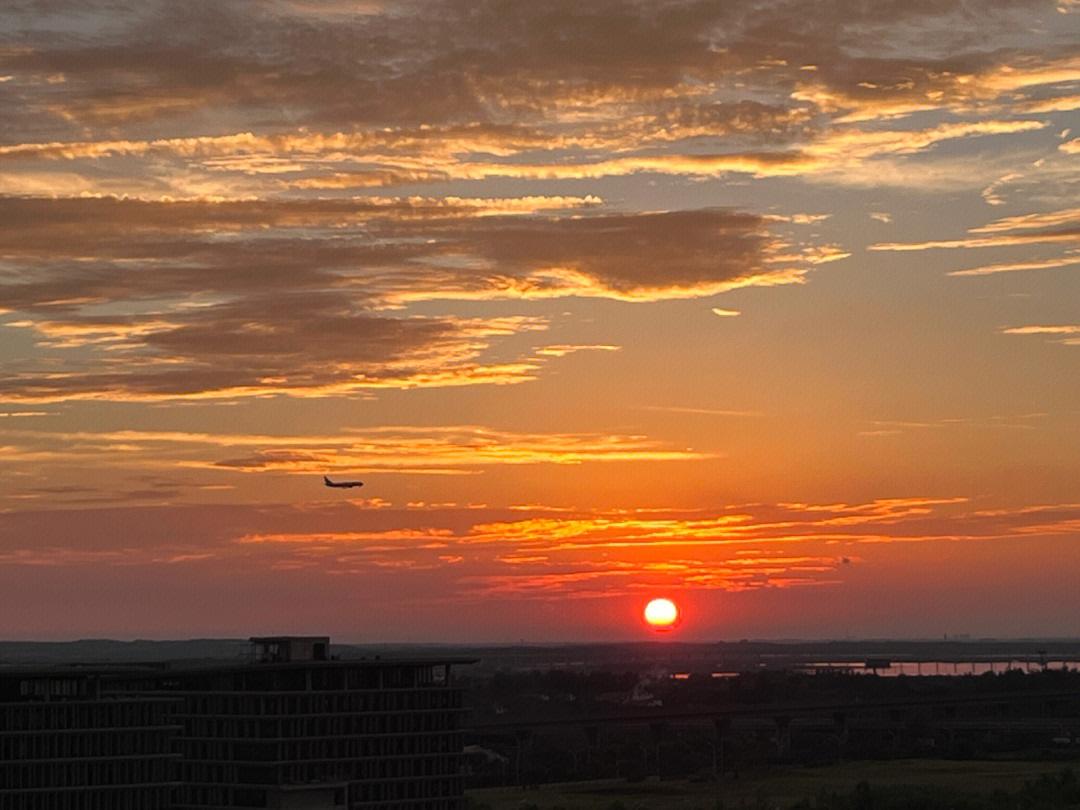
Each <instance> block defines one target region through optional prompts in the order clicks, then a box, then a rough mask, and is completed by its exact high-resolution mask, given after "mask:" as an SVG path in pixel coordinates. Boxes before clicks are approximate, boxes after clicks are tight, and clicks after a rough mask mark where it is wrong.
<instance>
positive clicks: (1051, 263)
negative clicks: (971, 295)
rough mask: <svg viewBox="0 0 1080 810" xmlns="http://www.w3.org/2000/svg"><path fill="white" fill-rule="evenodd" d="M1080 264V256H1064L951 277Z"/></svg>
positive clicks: (974, 269) (986, 267) (994, 266)
mask: <svg viewBox="0 0 1080 810" xmlns="http://www.w3.org/2000/svg"><path fill="white" fill-rule="evenodd" d="M1074 264H1080V256H1062V257H1059V258H1056V259H1034V260H1031V261H1023V262H1003V263H1001V264H987V265H983V266H982V267H970V268H968V269H967V270H953V271H952V272H951V273H949V275H950V276H987V275H992V274H994V273H1014V272H1016V271H1018V270H1045V269H1048V268H1053V267H1071V266H1072V265H1074Z"/></svg>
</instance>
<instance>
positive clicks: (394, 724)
mask: <svg viewBox="0 0 1080 810" xmlns="http://www.w3.org/2000/svg"><path fill="white" fill-rule="evenodd" d="M440 668H441V667H440ZM434 674H435V666H434V665H431V664H402V665H390V664H377V665H376V664H364V663H351V662H329V663H325V664H319V663H304V664H281V665H264V666H254V667H245V668H238V669H235V670H232V671H224V672H219V673H216V674H214V675H213V676H211V677H206V676H205V675H204V676H201V677H198V676H192V677H185V678H183V679H181V682H177V683H175V684H174V686H176V687H178V688H179V691H178V692H176V694H178V695H181V696H182V698H183V704H182V708H181V713H180V715H179V719H180V721H181V723H182V725H183V728H184V731H183V733H182V735H181V737H180V752H181V758H180V763H179V774H178V776H179V780H180V782H181V787H180V795H179V799H178V804H177V806H178V807H179V808H207V807H274V806H280V807H308V806H310V807H348V808H391V807H393V808H415V810H453V809H454V808H457V807H459V806H460V804H461V800H462V796H463V793H464V782H463V779H464V777H463V775H462V749H463V746H464V739H463V735H462V732H461V712H462V692H461V690H460V689H458V688H456V687H452V686H450V685H449V684H448V683H446V682H445V680H444V681H439V680H437V679H436V678H435V677H434ZM331 795H332V802H333V803H332V804H331V803H329V802H330V801H331V799H330V798H329V797H330V796H331ZM309 802H310V803H309Z"/></svg>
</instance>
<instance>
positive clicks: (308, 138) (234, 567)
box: [0, 0, 1080, 643]
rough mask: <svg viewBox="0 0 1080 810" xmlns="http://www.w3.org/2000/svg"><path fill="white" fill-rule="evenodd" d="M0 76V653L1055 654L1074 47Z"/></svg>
mask: <svg viewBox="0 0 1080 810" xmlns="http://www.w3.org/2000/svg"><path fill="white" fill-rule="evenodd" d="M0 31H2V32H3V33H2V34H0V109H3V110H4V114H3V116H0V637H4V638H14V639H70V638H86V637H113V638H179V637H193V636H198V637H221V636H227V637H244V636H249V635H256V634H270V633H274V634H279V633H305V634H325V633H329V634H331V635H332V636H333V638H334V639H335V640H337V641H353V642H363V641H397V642H427V641H448V642H500V643H502V642H517V641H519V640H527V641H578V640H581V641H586V640H633V639H646V638H654V637H655V636H654V635H651V634H650V631H649V630H648V629H646V628H645V627H644V626H643V623H642V621H641V609H642V607H643V605H644V604H645V602H646V601H648V600H649V599H650V598H653V597H657V596H664V597H669V598H671V599H673V600H674V601H676V602H677V603H678V604H679V606H680V609H681V611H682V621H681V623H680V625H679V627H678V628H677V629H676V630H675V631H673V632H671V633H669V634H668V635H666V636H664V637H665V638H670V639H680V640H688V641H689V640H694V641H706V640H720V639H739V638H856V637H858V638H865V637H878V638H881V637H906V638H910V637H919V638H940V637H941V636H942V635H943V634H950V635H953V634H959V633H968V634H971V635H973V636H997V637H1032V636H1040V637H1052V636H1053V637H1060V636H1076V635H1077V634H1078V632H1080V630H1078V628H1077V626H1076V624H1075V618H1076V616H1077V615H1080V588H1078V587H1077V586H1076V583H1077V581H1080V489H1078V484H1080V0H1050V1H1049V2H1044V1H1043V0H1022V2H1014V1H1013V0H981V1H980V2H973V1H969V0H776V1H775V2H763V1H762V0H723V1H722V2H721V0H686V2H681V1H672V2H661V1H660V0H654V1H652V2H635V1H633V0H626V1H625V2H619V1H616V0H611V1H608V0H601V1H600V2H580V1H579V0H578V1H572V0H490V1H489V0H446V1H445V2H412V1H411V0H394V2H384V1H383V0H370V1H369V0H355V1H349V0H231V1H230V2H228V3H206V2H201V1H200V2H189V1H188V0H169V1H168V2H161V1H160V0H140V1H139V2H137V3H136V2H128V0H108V2H105V0H79V2H74V1H73V0H25V1H23V0H7V2H5V3H4V4H3V7H2V10H0ZM324 474H326V475H330V476H331V477H332V478H337V479H339V480H362V481H363V483H364V486H363V488H361V489H328V488H326V487H324V486H323V484H322V476H323V475H324Z"/></svg>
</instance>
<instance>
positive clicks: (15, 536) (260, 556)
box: [0, 497, 1080, 610]
mask: <svg viewBox="0 0 1080 810" xmlns="http://www.w3.org/2000/svg"><path fill="white" fill-rule="evenodd" d="M361 522H362V528H358V525H361ZM1078 522H1080V505H1077V504H1072V503H1064V504H1033V505H1025V506H1019V507H1012V508H1003V507H986V506H983V507H979V506H975V505H973V504H971V503H970V502H968V501H967V499H965V498H955V497H954V498H928V497H911V498H883V499H878V500H874V501H868V502H863V503H851V504H847V503H832V504H807V503H791V504H750V505H737V506H730V507H726V508H721V509H709V510H685V509H678V508H666V509H664V508H661V509H651V510H635V509H623V510H618V509H592V510H589V509H569V510H568V509H567V508H565V507H546V506H542V505H533V506H528V507H522V508H519V509H509V508H491V507H483V506H481V507H477V508H466V507H453V506H436V507H430V508H425V509H423V510H420V511H418V510H417V509H414V508H400V507H394V506H391V505H382V508H379V509H372V508H370V507H368V506H366V505H364V504H354V503H351V502H326V503H321V504H319V503H313V504H305V505H292V506H286V505H273V504H261V505H250V506H245V505H241V504H237V505H199V504H190V505H178V504H171V505H157V506H132V507H124V508H118V507H109V508H98V509H88V508H85V507H82V508H77V509H74V510H71V511H67V512H65V511H40V510H38V511H35V510H21V511H7V512H0V578H3V577H11V576H25V575H26V574H25V573H21V572H26V571H27V570H28V569H33V568H50V569H53V570H54V571H56V572H57V574H56V575H57V576H67V577H80V576H83V575H84V574H85V571H86V570H87V569H88V568H89V567H96V570H99V571H107V570H109V569H113V568H116V569H120V570H123V571H124V576H125V577H127V578H128V580H129V582H131V583H137V582H140V581H143V580H145V579H147V578H151V579H152V578H153V576H154V574H153V572H154V571H155V570H157V569H158V568H160V567H162V566H168V567H169V568H170V569H173V570H172V571H171V573H170V576H172V577H180V578H181V581H182V582H183V584H184V588H185V589H187V590H188V591H189V592H190V589H192V588H195V589H198V588H204V587H206V586H207V584H208V583H209V582H210V581H212V580H214V579H216V578H218V577H225V578H229V577H233V576H235V574H236V573H237V572H241V571H242V572H243V573H244V578H243V579H244V581H245V582H247V583H249V584H252V585H256V584H257V589H267V590H279V589H280V587H281V583H285V582H289V581H290V580H289V574H288V573H287V572H292V571H310V572H311V574H312V576H313V577H315V579H316V581H318V582H320V583H322V587H323V589H324V591H323V592H324V594H325V593H326V591H325V589H327V588H332V587H333V586H332V585H331V583H332V581H333V578H335V577H345V578H346V579H347V580H348V581H349V582H350V583H352V584H351V585H350V592H351V593H353V596H354V599H355V594H356V592H357V590H356V589H357V588H358V587H361V585H362V586H363V587H368V586H371V587H374V583H376V582H378V581H379V579H378V578H380V577H384V576H387V575H388V572H394V576H395V577H396V579H395V580H394V581H393V583H392V585H393V589H394V590H395V591H396V592H397V593H398V594H399V596H400V595H401V594H410V595H411V597H410V598H409V599H408V603H409V604H410V605H411V606H412V608H413V609H415V608H416V607H417V605H423V604H427V605H428V606H429V608H430V609H436V608H435V605H442V606H443V607H440V608H438V609H440V610H441V609H445V604H447V603H448V601H452V602H453V604H455V605H457V609H459V610H460V609H464V606H465V605H467V604H469V603H471V602H472V601H473V600H487V601H486V602H485V604H487V605H489V606H490V605H492V604H498V603H499V602H498V600H500V599H503V598H513V599H515V600H517V599H540V600H545V601H551V602H552V603H554V602H555V601H557V600H562V599H567V598H570V599H574V598H579V599H581V598H589V599H591V598H601V597H603V598H607V599H614V600H617V599H618V598H620V597H621V596H625V595H628V594H634V593H639V592H640V591H641V590H642V589H648V588H650V587H657V586H665V587H669V588H672V589H674V591H673V592H674V593H685V594H687V595H688V596H692V595H695V594H696V595H698V596H700V595H701V594H702V593H704V592H708V591H717V592H729V593H738V592H746V591H754V590H761V589H788V588H794V587H807V586H814V587H828V588H836V589H841V590H842V589H843V588H845V587H847V583H848V581H849V580H850V579H852V578H854V579H855V580H856V581H857V580H859V579H860V578H862V577H863V576H865V574H863V573H861V572H862V571H863V570H864V569H869V570H870V571H872V570H875V569H880V571H881V573H882V575H886V574H888V576H893V577H895V576H897V575H900V572H901V571H903V572H904V573H903V574H902V575H903V576H908V575H910V574H911V573H912V571H911V570H909V569H911V562H910V559H909V554H908V552H906V551H905V550H904V549H905V548H906V547H908V546H910V544H912V543H923V544H932V543H939V544H941V543H945V544H950V545H954V544H958V543H960V544H967V545H966V546H965V548H966V549H967V550H966V551H965V555H968V556H969V557H971V558H974V557H972V556H971V555H976V556H977V555H978V554H979V553H980V552H979V551H978V549H979V546H980V544H984V543H994V544H1001V543H1006V544H1011V545H1013V546H1016V547H1017V548H1020V547H1021V544H1022V547H1023V548H1031V547H1032V544H1035V543H1053V542H1056V541H1057V540H1059V539H1062V538H1067V537H1070V536H1072V535H1073V534H1075V531H1076V526H1077V525H1078ZM76 524H77V525H79V526H80V527H81V528H80V531H78V532H72V531H70V527H71V526H72V525H76ZM179 526H184V527H186V529H187V530H186V531H180V532H178V531H177V530H176V528H177V527H179ZM31 537H32V538H34V541H33V542H32V543H31V542H28V541H27V538H31ZM923 557H924V552H919V554H918V558H919V564H918V565H917V566H916V569H917V570H918V571H923V562H922V560H923ZM448 565H452V566H453V568H452V569H451V568H448V567H447V566H448ZM177 566H179V567H180V568H179V569H176V567H177ZM841 569H843V570H841ZM913 570H914V569H913ZM63 572H68V573H63ZM429 573H430V574H431V575H432V576H433V577H434V578H429V576H428V574H429ZM984 584H985V582H984ZM211 591H213V589H211ZM425 593H426V596H424V597H423V598H421V594H425ZM159 595H160V594H159ZM428 600H434V601H428ZM490 600H496V601H495V602H492V601H490ZM316 603H317V604H323V603H322V602H321V601H320V600H319V599H316Z"/></svg>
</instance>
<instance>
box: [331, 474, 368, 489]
mask: <svg viewBox="0 0 1080 810" xmlns="http://www.w3.org/2000/svg"><path fill="white" fill-rule="evenodd" d="M322 480H323V483H324V484H326V486H328V487H344V488H348V487H362V486H363V485H364V482H363V481H341V482H340V483H339V482H334V481H331V480H330V479H329V478H328V477H326V476H325V475H324V476H323V477H322Z"/></svg>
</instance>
